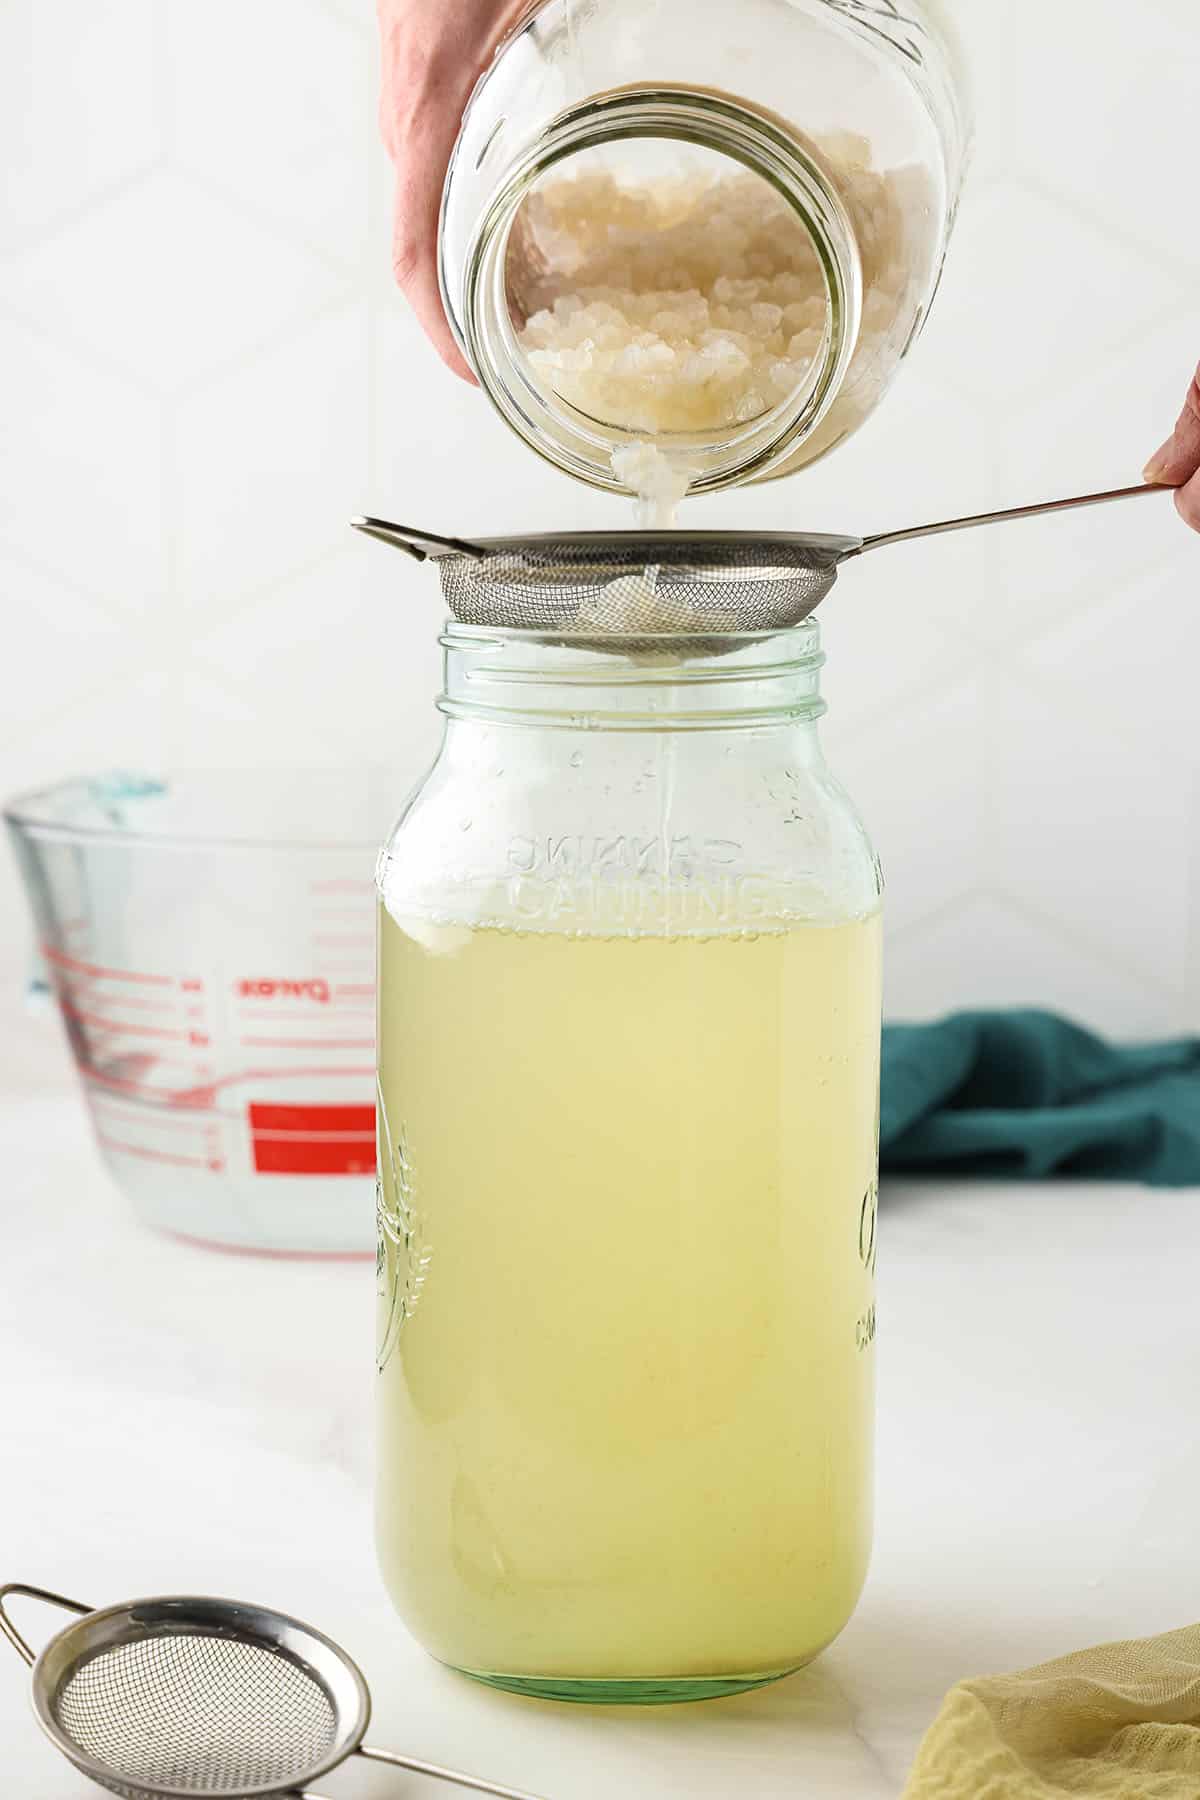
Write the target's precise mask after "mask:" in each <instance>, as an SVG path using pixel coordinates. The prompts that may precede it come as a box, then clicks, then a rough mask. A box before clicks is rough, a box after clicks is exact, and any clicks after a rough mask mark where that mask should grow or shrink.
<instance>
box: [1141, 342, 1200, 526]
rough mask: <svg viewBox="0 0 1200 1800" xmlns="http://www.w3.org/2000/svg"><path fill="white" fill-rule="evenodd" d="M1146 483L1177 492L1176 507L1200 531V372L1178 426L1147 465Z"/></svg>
mask: <svg viewBox="0 0 1200 1800" xmlns="http://www.w3.org/2000/svg"><path fill="white" fill-rule="evenodd" d="M1146 480H1147V481H1152V482H1161V483H1162V484H1163V486H1164V487H1174V488H1178V490H1179V491H1178V493H1177V494H1176V496H1175V505H1176V507H1177V508H1178V510H1179V514H1180V517H1181V518H1183V519H1186V520H1187V523H1188V524H1189V525H1190V526H1191V527H1192V530H1193V531H1200V369H1197V371H1196V374H1195V376H1194V377H1193V380H1192V385H1191V387H1190V388H1189V389H1188V397H1187V399H1186V400H1185V401H1184V406H1183V411H1182V412H1181V413H1180V415H1179V423H1178V425H1176V427H1175V430H1174V431H1173V432H1172V434H1171V436H1170V437H1169V438H1168V439H1167V441H1166V443H1165V444H1164V445H1163V446H1162V449H1161V450H1156V451H1155V453H1154V455H1153V456H1152V457H1151V458H1150V461H1149V462H1148V463H1147V464H1146Z"/></svg>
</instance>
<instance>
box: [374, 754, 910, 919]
mask: <svg viewBox="0 0 1200 1800" xmlns="http://www.w3.org/2000/svg"><path fill="white" fill-rule="evenodd" d="M772 740H773V741H772ZM378 885H379V891H380V896H381V898H382V900H383V903H384V905H385V906H386V908H387V910H388V911H389V912H390V913H391V914H392V915H393V917H395V918H397V919H409V918H411V919H426V920H439V919H440V920H444V921H445V922H447V923H453V924H458V925H477V926H483V925H518V926H521V927H522V928H526V929H534V928H540V929H548V930H574V931H580V932H624V931H629V932H635V931H638V930H642V929H649V928H653V929H659V928H661V927H662V926H663V925H664V924H671V925H672V926H675V927H677V928H679V929H683V930H712V931H725V930H733V931H737V930H743V929H751V928H761V926H762V924H763V923H764V921H774V922H776V923H780V924H787V923H789V922H792V921H795V922H811V923H829V924H836V923H845V922H847V921H850V920H854V919H858V918H863V917H866V916H867V915H869V914H870V913H872V912H873V911H875V910H876V909H877V907H878V905H879V902H880V896H881V891H882V890H881V879H880V873H879V865H878V862H877V859H876V857H875V854H874V851H873V849H872V847H871V843H870V840H869V838H868V836H867V832H866V829H865V827H864V825H863V822H862V820H861V818H860V817H859V815H858V813H857V811H856V809H855V807H854V805H853V803H852V801H851V800H850V799H849V797H848V796H847V795H846V793H845V792H844V790H843V789H842V788H841V787H840V785H839V784H838V783H837V781H836V780H835V778H834V777H833V775H832V774H831V773H830V771H829V769H828V768H827V766H826V765H825V763H824V762H823V761H822V759H821V758H820V756H819V753H816V752H815V747H814V745H813V744H812V743H811V742H803V741H799V739H798V737H797V736H796V735H795V734H786V733H776V734H765V733H764V734H761V736H760V737H757V738H756V734H753V733H729V734H716V733H714V734H711V735H708V734H697V735H695V736H689V735H688V734H683V733H669V732H664V733H655V734H630V735H628V736H622V737H613V736H608V735H604V736H597V735H588V734H574V733H566V732H564V733H536V734H530V733H526V734H522V733H520V732H514V731H507V732H506V731H504V730H479V729H476V730H475V731H474V732H473V733H472V734H471V741H470V742H469V743H463V742H461V741H456V740H455V737H454V734H453V732H451V733H450V734H448V742H447V745H446V747H445V748H444V750H443V753H442V755H441V757H439V759H438V762H437V764H436V765H435V767H434V768H433V770H432V771H431V773H430V776H429V778H428V779H427V781H426V782H425V784H424V785H423V786H422V788H421V789H420V790H419V791H418V792H417V794H416V795H414V796H413V798H412V800H411V801H410V803H409V805H408V806H407V807H406V809H405V811H404V813H403V815H402V816H401V818H400V820H399V822H398V824H397V826H396V828H395V830H394V831H393V833H392V835H391V838H390V839H389V842H388V844H387V846H386V847H385V850H384V852H383V854H382V856H381V857H380V862H379V871H378Z"/></svg>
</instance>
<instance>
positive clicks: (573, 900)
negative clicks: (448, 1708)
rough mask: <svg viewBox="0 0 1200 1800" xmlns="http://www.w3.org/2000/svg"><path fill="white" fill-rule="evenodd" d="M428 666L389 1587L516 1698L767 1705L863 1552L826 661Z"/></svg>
mask: <svg viewBox="0 0 1200 1800" xmlns="http://www.w3.org/2000/svg"><path fill="white" fill-rule="evenodd" d="M444 643H445V649H446V684H445V693H444V695H443V697H442V700H441V703H440V704H441V708H442V711H443V712H444V714H445V715H446V728H445V736H444V741H443V745H442V749H441V752H440V755H439V757H438V760H437V762H436V764H435V766H434V768H433V770H432V771H431V773H430V775H429V777H428V778H427V780H426V781H425V783H424V785H423V786H422V787H421V788H420V789H419V791H418V792H417V793H416V794H415V796H414V797H413V798H412V799H411V800H410V801H409V803H408V805H407V808H406V810H405V812H404V814H403V816H402V818H401V820H400V823H399V824H398V825H397V827H396V829H395V831H394V833H393V835H392V837H391V839H390V842H389V843H388V845H387V847H386V849H385V851H384V852H383V854H382V856H381V858H380V864H379V894H380V910H379V920H380V926H379V929H380V970H379V984H380V995H379V1114H378V1116H379V1133H380V1141H379V1168H380V1185H379V1264H378V1273H379V1337H378V1349H379V1380H378V1405H379V1415H378V1425H379V1429H378V1507H377V1529H378V1544H379V1552H380V1558H381V1563H382V1567H383V1570H384V1574H385V1578H386V1581H387V1584H388V1587H389V1590H390V1592H391V1594H392V1597H393V1600H394V1602H395V1605H396V1607H397V1609H398V1611H399V1612H400V1613H401V1615H402V1617H403V1618H404V1619H405V1621H406V1622H407V1624H408V1625H409V1627H410V1628H411V1630H412V1631H413V1632H414V1634H415V1635H416V1637H417V1638H418V1639H419V1640H420V1641H421V1642H422V1643H423V1644H424V1645H425V1646H426V1648H427V1649H429V1650H430V1651H431V1652H432V1653H433V1655H435V1656H436V1657H438V1658H440V1659H441V1660H442V1661H443V1662H445V1663H448V1664H450V1665H452V1666H454V1667H455V1668H457V1669H460V1670H463V1671H465V1672H467V1673H469V1674H471V1675H474V1676H476V1677H479V1678H482V1679H483V1680H486V1681H489V1682H492V1683H494V1684H496V1685H498V1686H502V1687H507V1688H512V1689H516V1690H518V1691H524V1692H530V1693H536V1694H542V1695H546V1696H551V1697H558V1698H567V1699H585V1700H602V1701H603V1700H612V1701H671V1700H685V1699H696V1698H703V1697H706V1696H709V1695H714V1694H722V1693H728V1692H733V1691H737V1690H739V1689H742V1688H746V1687H752V1686H755V1685H757V1684H759V1683H761V1682H765V1681H770V1680H773V1679H775V1678H776V1677H778V1676H780V1675H782V1674H784V1673H786V1672H788V1671H790V1670H792V1669H795V1668H797V1667H799V1666H800V1665H801V1664H803V1663H805V1662H807V1661H808V1660H809V1659H810V1658H811V1657H813V1656H814V1655H816V1654H817V1652H818V1651H819V1650H820V1649H821V1648H822V1647H823V1646H824V1645H825V1644H827V1643H828V1642H829V1641H830V1640H831V1639H832V1638H833V1637H834V1636H835V1635H836V1634H837V1633H838V1632H839V1631H840V1630H841V1628H842V1626H843V1625H844V1624H845V1622H846V1620H847V1619H848V1618H849V1616H850V1613H851V1611H852V1609H853V1607H854V1605H855V1602H856V1599H857V1597H858V1594H859V1591H860V1588H861V1584H862V1581H863V1578H864V1573H865V1569H866V1564H867V1557H868V1548H869V1540H870V1515H871V1441H872V1414H873V1355H874V1349H873V1344H874V1335H875V1314H874V1303H873V1279H874V1257H875V1205H876V1195H877V1183H876V1170H877V1135H878V1128H877V1122H878V1079H879V1028H880V937H879V898H880V880H879V872H878V866H877V864H876V861H875V858H874V855H873V854H872V851H871V849H870V846H869V844H868V841H867V838H866V835H865V833H864V830H863V827H862V825H861V823H860V821H859V820H858V818H857V816H856V814H855V812H854V810H853V808H852V807H851V805H850V802H849V801H848V800H847V799H846V797H845V795H844V794H843V793H842V791H841V789H840V788H839V787H838V786H837V785H836V783H835V782H834V780H833V778H832V776H831V775H830V773H829V771H828V769H827V767H826V765H825V763H824V761H823V760H822V756H821V752H820V747H819V744H818V739H817V721H818V718H819V716H820V714H821V711H822V706H821V701H820V697H819V670H820V666H821V661H822V658H821V655H820V651H819V636H818V629H817V626H816V625H815V624H814V623H812V622H809V623H806V624H805V625H803V626H801V627H799V628H797V629H796V630H794V631H792V632H789V633H786V634H783V635H779V636H773V637H771V636H766V635H761V636H760V635H747V636H743V637H737V638H727V639H722V640H720V641H719V642H715V641H706V643H705V644H704V645H703V646H698V647H696V649H695V651H694V652H693V651H690V650H688V649H687V648H686V647H684V648H683V649H682V650H681V649H680V648H679V647H678V642H677V640H676V643H675V647H674V648H672V647H671V645H670V643H669V642H668V641H667V640H663V641H662V644H661V646H660V647H659V650H658V653H657V654H656V653H655V651H656V647H655V645H654V643H653V642H652V641H649V640H644V641H643V643H642V644H641V646H640V648H639V654H638V656H637V657H636V658H633V657H630V656H628V655H625V654H622V653H621V652H620V651H619V650H617V649H601V648H595V647H588V646H584V645H580V644H571V643H563V642H561V641H558V642H555V641H551V640H549V639H545V638H541V637H538V636H536V635H532V634H519V633H516V634H508V635H506V634H501V633H498V632H489V631H485V630H480V629H476V628H469V627H464V626H458V625H456V626H451V627H449V628H448V630H447V633H446V636H445V639H444Z"/></svg>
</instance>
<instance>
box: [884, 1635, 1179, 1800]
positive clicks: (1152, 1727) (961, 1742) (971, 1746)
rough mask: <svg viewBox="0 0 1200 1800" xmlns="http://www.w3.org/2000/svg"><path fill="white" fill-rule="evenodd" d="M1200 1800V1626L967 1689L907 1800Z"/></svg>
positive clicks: (945, 1719) (931, 1740) (925, 1754)
mask: <svg viewBox="0 0 1200 1800" xmlns="http://www.w3.org/2000/svg"><path fill="white" fill-rule="evenodd" d="M1067 1794H1069V1795H1073V1796H1080V1795H1086V1796H1088V1800H1092V1797H1093V1796H1094V1800H1200V1625H1193V1626H1190V1627H1188V1628H1187V1629H1186V1630H1184V1631H1171V1632H1168V1633H1167V1634H1166V1636H1165V1637H1157V1638H1142V1639H1140V1640H1137V1641H1134V1642H1132V1643H1128V1644H1102V1645H1101V1646H1100V1647H1099V1649H1096V1650H1080V1651H1077V1652H1076V1654H1075V1655H1074V1656H1064V1657H1062V1658H1060V1659H1059V1661H1058V1662H1048V1663H1042V1664H1041V1665H1040V1666H1039V1667H1038V1668H1036V1669H1026V1670H1024V1671H1023V1672H1022V1673H1021V1674H1019V1675H989V1676H985V1677H983V1679H981V1680H979V1681H964V1682H962V1683H961V1684H960V1685H959V1686H958V1687H956V1688H954V1689H953V1690H952V1692H951V1693H950V1694H949V1695H948V1696H947V1698H946V1701H945V1704H944V1705H943V1707H942V1710H941V1712H940V1713H939V1714H938V1717H937V1719H936V1720H935V1721H934V1723H933V1725H932V1726H931V1727H930V1730H929V1732H928V1733H927V1735H926V1738H925V1741H924V1743H923V1744H922V1745H921V1748H920V1751H919V1752H918V1754H917V1760H916V1764H915V1765H914V1768H913V1772H912V1774H911V1775H910V1776H909V1779H908V1786H907V1787H906V1788H905V1790H904V1800H1060V1797H1061V1796H1063V1795H1067Z"/></svg>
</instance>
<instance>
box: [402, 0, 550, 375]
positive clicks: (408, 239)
mask: <svg viewBox="0 0 1200 1800" xmlns="http://www.w3.org/2000/svg"><path fill="white" fill-rule="evenodd" d="M527 5H528V0H378V10H379V32H380V40H381V46H382V52H383V86H382V96H381V101H380V115H379V116H380V126H381V128H382V131H383V141H384V144H385V145H386V147H387V151H388V154H389V156H390V157H391V159H392V162H393V164H394V165H395V170H396V204H395V226H394V231H393V237H392V268H393V270H394V272H395V276H396V280H397V281H398V282H399V284H400V287H401V288H402V289H403V291H404V293H405V295H406V296H407V298H408V302H409V304H410V306H411V307H412V309H413V311H414V312H415V313H416V315H417V318H418V319H419V320H420V322H421V325H422V327H423V328H424V330H425V332H426V334H427V336H428V337H429V339H430V341H431V342H432V343H433V345H434V347H435V349H436V350H437V352H438V354H439V356H440V357H441V358H442V361H443V362H444V363H446V364H447V366H448V367H449V368H451V369H453V370H454V373H455V374H456V375H461V376H463V378H464V379H465V380H467V381H473V380H474V379H475V378H474V376H473V375H472V374H471V371H470V369H469V368H468V367H467V364H466V362H465V361H464V360H463V357H462V354H461V352H460V351H459V349H458V346H457V345H456V343H455V342H454V337H453V335H452V333H451V330H450V327H449V325H448V324H447V323H446V314H445V312H444V310H443V308H442V297H441V293H440V292H439V289H438V275H437V231H438V210H439V208H440V206H441V200H442V183H443V181H444V180H445V178H446V169H447V166H448V164H449V162H450V152H451V151H452V150H453V148H454V140H455V138H456V137H457V136H458V128H459V126H460V125H461V124H462V116H463V111H464V109H465V107H466V104H467V101H468V99H469V98H470V95H471V89H472V88H473V87H474V85H475V82H476V79H477V78H478V76H479V74H480V73H481V71H482V70H483V69H484V68H485V67H486V66H487V63H488V61H489V59H490V58H491V55H492V52H493V51H494V50H495V48H496V45H497V44H498V43H499V41H500V39H501V38H502V37H503V35H504V33H505V32H506V31H507V29H508V28H509V26H510V25H511V24H513V23H514V21H515V20H516V19H517V18H519V17H520V15H521V13H522V12H523V11H524V10H525V8H526V7H527Z"/></svg>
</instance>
